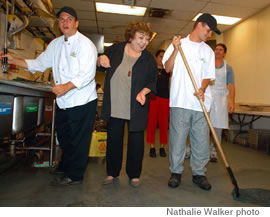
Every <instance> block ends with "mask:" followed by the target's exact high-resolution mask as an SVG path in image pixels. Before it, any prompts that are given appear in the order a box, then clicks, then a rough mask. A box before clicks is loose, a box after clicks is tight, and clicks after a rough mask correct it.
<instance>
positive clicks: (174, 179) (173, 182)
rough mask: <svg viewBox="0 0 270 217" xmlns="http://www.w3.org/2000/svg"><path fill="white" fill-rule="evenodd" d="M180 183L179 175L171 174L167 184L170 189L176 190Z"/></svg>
mask: <svg viewBox="0 0 270 217" xmlns="http://www.w3.org/2000/svg"><path fill="white" fill-rule="evenodd" d="M180 183H181V174H178V173H172V175H171V177H170V179H169V182H168V186H169V187H171V188H176V187H178V186H179V185H180Z"/></svg>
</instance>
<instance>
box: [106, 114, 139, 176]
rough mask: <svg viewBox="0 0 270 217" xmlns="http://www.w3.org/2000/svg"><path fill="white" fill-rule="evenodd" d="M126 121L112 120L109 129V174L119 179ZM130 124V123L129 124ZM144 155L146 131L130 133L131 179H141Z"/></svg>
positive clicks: (129, 164)
mask: <svg viewBox="0 0 270 217" xmlns="http://www.w3.org/2000/svg"><path fill="white" fill-rule="evenodd" d="M125 122H128V121H127V120H124V119H119V118H112V117H111V118H110V120H109V121H108V127H107V131H108V132H107V133H108V135H107V151H106V161H107V174H108V176H113V177H117V176H119V174H120V170H121V167H122V159H123V139H124V126H125ZM128 124H129V122H128ZM143 154H144V131H138V132H128V147H127V162H126V172H127V175H128V177H129V178H130V179H132V178H139V177H140V175H141V171H142V161H143Z"/></svg>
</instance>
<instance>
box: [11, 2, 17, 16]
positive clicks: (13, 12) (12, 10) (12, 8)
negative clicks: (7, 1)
mask: <svg viewBox="0 0 270 217" xmlns="http://www.w3.org/2000/svg"><path fill="white" fill-rule="evenodd" d="M15 3H16V0H12V2H11V14H15Z"/></svg>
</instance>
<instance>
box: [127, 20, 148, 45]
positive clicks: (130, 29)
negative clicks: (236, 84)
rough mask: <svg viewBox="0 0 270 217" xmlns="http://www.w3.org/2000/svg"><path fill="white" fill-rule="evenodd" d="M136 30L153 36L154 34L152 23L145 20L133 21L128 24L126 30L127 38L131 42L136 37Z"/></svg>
mask: <svg viewBox="0 0 270 217" xmlns="http://www.w3.org/2000/svg"><path fill="white" fill-rule="evenodd" d="M136 32H143V33H146V34H148V35H149V37H150V38H151V37H152V35H153V32H152V26H151V24H150V23H145V22H144V21H141V20H140V21H132V22H131V23H129V24H128V26H127V28H126V31H125V39H126V41H127V42H130V40H131V39H133V38H134V35H135V33H136Z"/></svg>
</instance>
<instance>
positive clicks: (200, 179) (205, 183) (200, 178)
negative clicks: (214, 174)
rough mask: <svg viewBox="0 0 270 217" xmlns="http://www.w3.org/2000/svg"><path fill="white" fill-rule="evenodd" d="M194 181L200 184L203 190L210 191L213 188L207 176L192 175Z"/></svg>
mask: <svg viewBox="0 0 270 217" xmlns="http://www.w3.org/2000/svg"><path fill="white" fill-rule="evenodd" d="M192 182H193V183H195V184H196V185H198V186H199V187H200V188H201V189H203V190H207V191H209V190H210V189H211V188H212V186H211V184H210V183H209V182H208V180H207V178H206V176H199V175H197V176H192Z"/></svg>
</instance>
